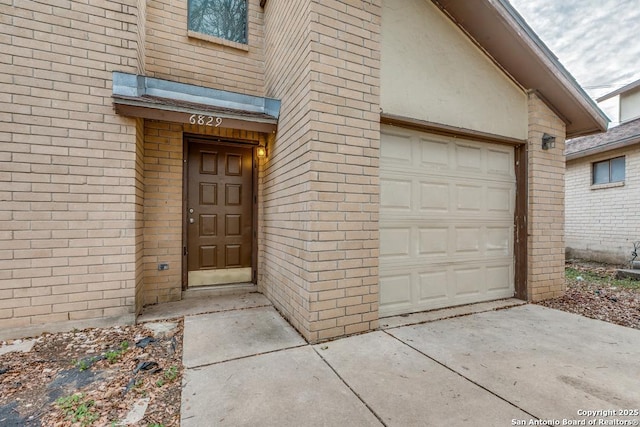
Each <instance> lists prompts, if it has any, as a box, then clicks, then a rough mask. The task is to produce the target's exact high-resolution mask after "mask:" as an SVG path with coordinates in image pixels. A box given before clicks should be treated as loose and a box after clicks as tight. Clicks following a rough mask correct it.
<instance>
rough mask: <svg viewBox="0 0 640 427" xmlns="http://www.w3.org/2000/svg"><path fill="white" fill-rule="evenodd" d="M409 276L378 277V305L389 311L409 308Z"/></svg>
mask: <svg viewBox="0 0 640 427" xmlns="http://www.w3.org/2000/svg"><path fill="white" fill-rule="evenodd" d="M411 282H412V281H411V275H410V274H406V271H405V274H397V275H391V276H380V304H384V305H385V306H388V307H389V308H390V309H397V308H399V307H410V306H411V303H412V301H411Z"/></svg>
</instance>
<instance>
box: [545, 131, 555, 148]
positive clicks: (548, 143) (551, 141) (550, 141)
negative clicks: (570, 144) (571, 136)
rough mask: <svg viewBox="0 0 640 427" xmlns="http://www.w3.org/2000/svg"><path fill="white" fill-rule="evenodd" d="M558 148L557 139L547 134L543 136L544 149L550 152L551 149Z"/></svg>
mask: <svg viewBox="0 0 640 427" xmlns="http://www.w3.org/2000/svg"><path fill="white" fill-rule="evenodd" d="M555 147H556V137H555V136H553V135H549V134H548V133H545V134H543V135H542V149H543V150H548V149H549V148H555Z"/></svg>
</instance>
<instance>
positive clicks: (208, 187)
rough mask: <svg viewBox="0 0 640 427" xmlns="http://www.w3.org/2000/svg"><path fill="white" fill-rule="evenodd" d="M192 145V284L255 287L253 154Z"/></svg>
mask: <svg viewBox="0 0 640 427" xmlns="http://www.w3.org/2000/svg"><path fill="white" fill-rule="evenodd" d="M187 141H188V144H189V154H188V164H187V168H188V172H187V179H188V183H187V214H186V218H187V224H186V227H187V233H186V235H187V270H188V279H187V280H188V284H189V286H198V285H218V284H226V283H239V282H250V281H251V279H252V269H251V266H252V262H251V261H252V260H251V254H252V224H253V219H252V203H251V200H252V198H253V191H252V190H253V189H252V183H253V176H252V171H253V150H252V149H251V148H250V147H244V146H239V145H238V146H233V145H218V144H207V143H203V142H195V141H193V140H187Z"/></svg>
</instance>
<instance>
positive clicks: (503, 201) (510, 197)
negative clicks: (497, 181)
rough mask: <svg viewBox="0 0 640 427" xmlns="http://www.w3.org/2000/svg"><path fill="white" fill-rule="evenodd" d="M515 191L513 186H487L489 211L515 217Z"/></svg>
mask: <svg viewBox="0 0 640 427" xmlns="http://www.w3.org/2000/svg"><path fill="white" fill-rule="evenodd" d="M514 198H515V192H514V191H513V188H512V187H510V186H509V187H508V186H503V187H498V186H491V187H488V188H487V211H488V212H491V213H503V214H505V215H508V216H509V217H510V218H513V213H514V208H515V204H514Z"/></svg>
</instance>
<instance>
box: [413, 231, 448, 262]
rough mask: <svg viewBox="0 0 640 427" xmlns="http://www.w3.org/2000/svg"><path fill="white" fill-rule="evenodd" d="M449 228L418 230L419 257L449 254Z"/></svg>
mask: <svg viewBox="0 0 640 427" xmlns="http://www.w3.org/2000/svg"><path fill="white" fill-rule="evenodd" d="M449 239H450V237H449V228H447V227H421V228H419V230H418V256H421V255H422V256H434V255H442V256H447V255H448V254H449Z"/></svg>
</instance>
